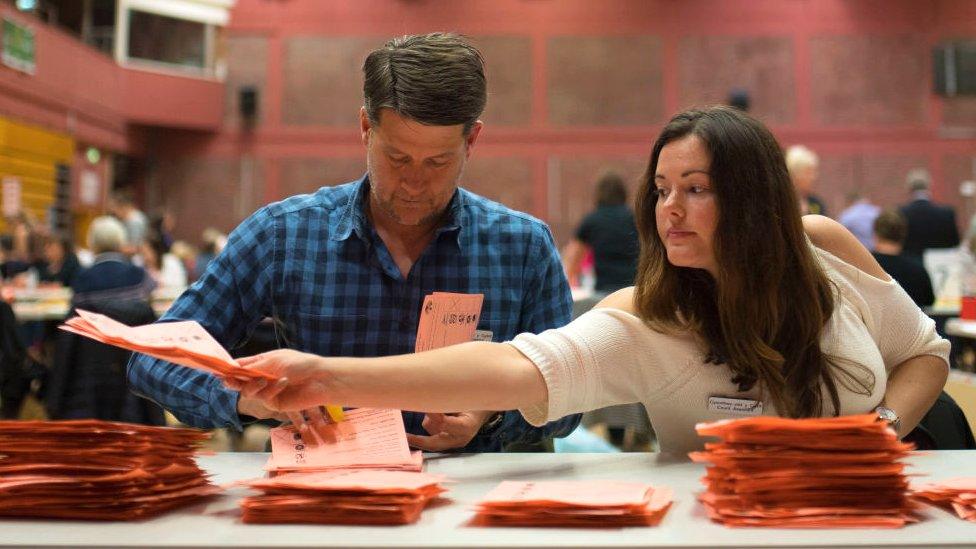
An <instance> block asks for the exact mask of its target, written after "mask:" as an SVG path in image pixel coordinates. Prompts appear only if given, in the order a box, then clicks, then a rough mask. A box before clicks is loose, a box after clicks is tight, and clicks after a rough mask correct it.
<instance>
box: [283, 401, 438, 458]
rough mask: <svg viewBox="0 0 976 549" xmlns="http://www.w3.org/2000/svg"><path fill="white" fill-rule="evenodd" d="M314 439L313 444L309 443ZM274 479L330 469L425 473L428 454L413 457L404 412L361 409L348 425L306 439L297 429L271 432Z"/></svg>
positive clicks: (318, 431) (348, 415)
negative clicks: (425, 458) (424, 460)
mask: <svg viewBox="0 0 976 549" xmlns="http://www.w3.org/2000/svg"><path fill="white" fill-rule="evenodd" d="M307 438H311V439H313V440H306V439H307ZM265 469H266V470H268V471H269V472H270V473H271V474H273V475H274V474H281V473H288V472H310V471H326V470H329V469H395V470H401V471H420V470H422V469H423V455H422V453H421V452H420V451H415V452H411V451H410V446H408V445H407V432H406V430H405V429H404V427H403V418H402V416H401V414H400V411H399V410H389V409H378V408H356V409H352V410H347V411H346V412H345V420H344V421H342V422H339V423H330V424H328V425H325V426H324V427H322V428H320V429H316V430H315V432H314V433H313V432H312V431H311V430H309V431H306V432H305V433H304V434H302V433H301V432H300V431H299V430H298V429H296V428H295V427H294V426H292V425H286V426H283V427H277V428H274V429H272V430H271V458H270V459H269V460H268V463H267V465H266V466H265Z"/></svg>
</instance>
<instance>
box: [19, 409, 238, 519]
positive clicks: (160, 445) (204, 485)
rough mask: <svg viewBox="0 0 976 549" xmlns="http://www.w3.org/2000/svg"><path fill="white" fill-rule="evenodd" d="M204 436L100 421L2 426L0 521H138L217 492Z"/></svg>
mask: <svg viewBox="0 0 976 549" xmlns="http://www.w3.org/2000/svg"><path fill="white" fill-rule="evenodd" d="M209 436H210V435H209V434H208V433H204V432H202V431H197V430H193V429H173V428H168V427H149V426H145V425H133V424H128V423H113V422H108V421H100V420H69V421H0V516H7V517H44V518H64V519H85V520H138V519H142V518H146V517H150V516H153V515H157V514H159V513H161V512H163V511H167V510H169V509H173V508H176V507H180V506H183V505H188V504H192V503H196V502H199V501H201V500H202V499H203V498H206V497H209V496H212V495H214V494H217V493H219V492H220V491H221V490H220V488H218V487H216V486H214V485H213V484H211V483H210V481H209V480H208V478H207V475H206V474H205V473H204V472H203V471H202V470H201V469H200V468H199V467H198V466H197V464H196V462H195V461H194V460H193V454H194V452H195V451H196V449H197V446H198V445H199V443H200V442H202V441H203V440H206V439H207V438H209Z"/></svg>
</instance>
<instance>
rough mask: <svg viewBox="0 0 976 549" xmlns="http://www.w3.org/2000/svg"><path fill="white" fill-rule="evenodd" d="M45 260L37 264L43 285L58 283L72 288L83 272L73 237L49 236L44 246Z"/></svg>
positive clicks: (39, 278)
mask: <svg viewBox="0 0 976 549" xmlns="http://www.w3.org/2000/svg"><path fill="white" fill-rule="evenodd" d="M43 254H44V259H43V260H41V261H38V262H36V264H35V267H36V268H37V274H38V280H39V281H40V282H42V283H44V282H47V283H56V284H58V285H61V286H70V285H71V282H72V281H73V280H74V278H75V276H77V275H78V273H79V272H80V271H81V264H80V263H79V262H78V257H77V256H76V255H75V250H74V244H73V243H72V242H71V237H65V236H55V235H51V236H47V237H45V239H44V246H43Z"/></svg>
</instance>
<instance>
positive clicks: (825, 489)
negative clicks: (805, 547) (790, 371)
mask: <svg viewBox="0 0 976 549" xmlns="http://www.w3.org/2000/svg"><path fill="white" fill-rule="evenodd" d="M696 430H697V431H698V433H699V434H700V435H706V436H715V437H718V438H719V439H721V442H716V443H708V444H706V445H705V451H704V452H692V453H691V454H690V455H691V458H692V460H694V461H699V462H708V463H711V464H712V466H711V467H709V468H708V469H707V471H706V475H705V477H704V478H703V479H702V482H703V483H704V484H705V486H706V487H707V490H706V491H705V492H704V493H703V494H701V495H699V498H698V499H699V500H700V501H701V502H702V503H703V504H704V505H705V507H706V509H707V511H708V515H709V517H711V518H712V520H715V521H717V522H720V523H722V524H725V525H728V526H769V527H778V528H844V527H850V528H898V527H901V526H904V525H905V523H906V522H914V520H915V518H914V517H913V515H912V510H913V509H914V505H913V503H912V501H911V499H910V498H909V497H908V481H907V479H906V477H905V474H904V467H905V465H904V464H902V463H900V462H899V461H898V460H899V459H901V458H903V457H904V456H905V455H906V454H907V453H908V452H909V451H910V450H911V449H912V445H911V444H904V443H902V442H900V441H899V440H898V437H897V436H896V435H895V432H894V431H893V430H891V429H890V428H889V427H888V426H887V424H885V423H883V422H879V421H878V420H877V417H876V416H875V415H872V414H867V415H859V416H845V417H835V418H825V419H819V418H818V419H785V418H778V417H768V416H763V417H751V418H744V419H735V420H724V421H717V422H714V423H702V424H698V425H697V426H696Z"/></svg>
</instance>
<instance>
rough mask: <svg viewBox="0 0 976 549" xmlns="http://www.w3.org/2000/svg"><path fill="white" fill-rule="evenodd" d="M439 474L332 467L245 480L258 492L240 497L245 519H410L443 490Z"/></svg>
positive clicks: (391, 521)
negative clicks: (315, 471) (259, 493)
mask: <svg viewBox="0 0 976 549" xmlns="http://www.w3.org/2000/svg"><path fill="white" fill-rule="evenodd" d="M444 480H445V479H444V477H443V476H441V475H432V474H428V473H418V472H407V471H369V470H349V469H346V470H333V471H322V472H317V473H289V474H285V475H279V476H276V477H274V478H268V479H260V480H252V481H247V482H246V483H245V484H246V485H248V486H250V487H251V488H254V489H257V490H260V491H261V492H262V494H261V495H259V496H251V497H247V498H245V499H244V500H243V501H242V502H241V507H242V508H243V510H244V513H243V517H242V518H243V521H244V522H259V523H315V524H410V523H413V522H416V521H417V519H418V518H419V517H420V513H421V511H423V509H424V507H425V506H426V505H427V504H428V503H429V502H430V501H431V500H432V499H434V498H436V497H437V496H438V495H440V494H441V493H443V492H444V491H445V490H444V488H442V487H441V486H440V483H441V482H444Z"/></svg>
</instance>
